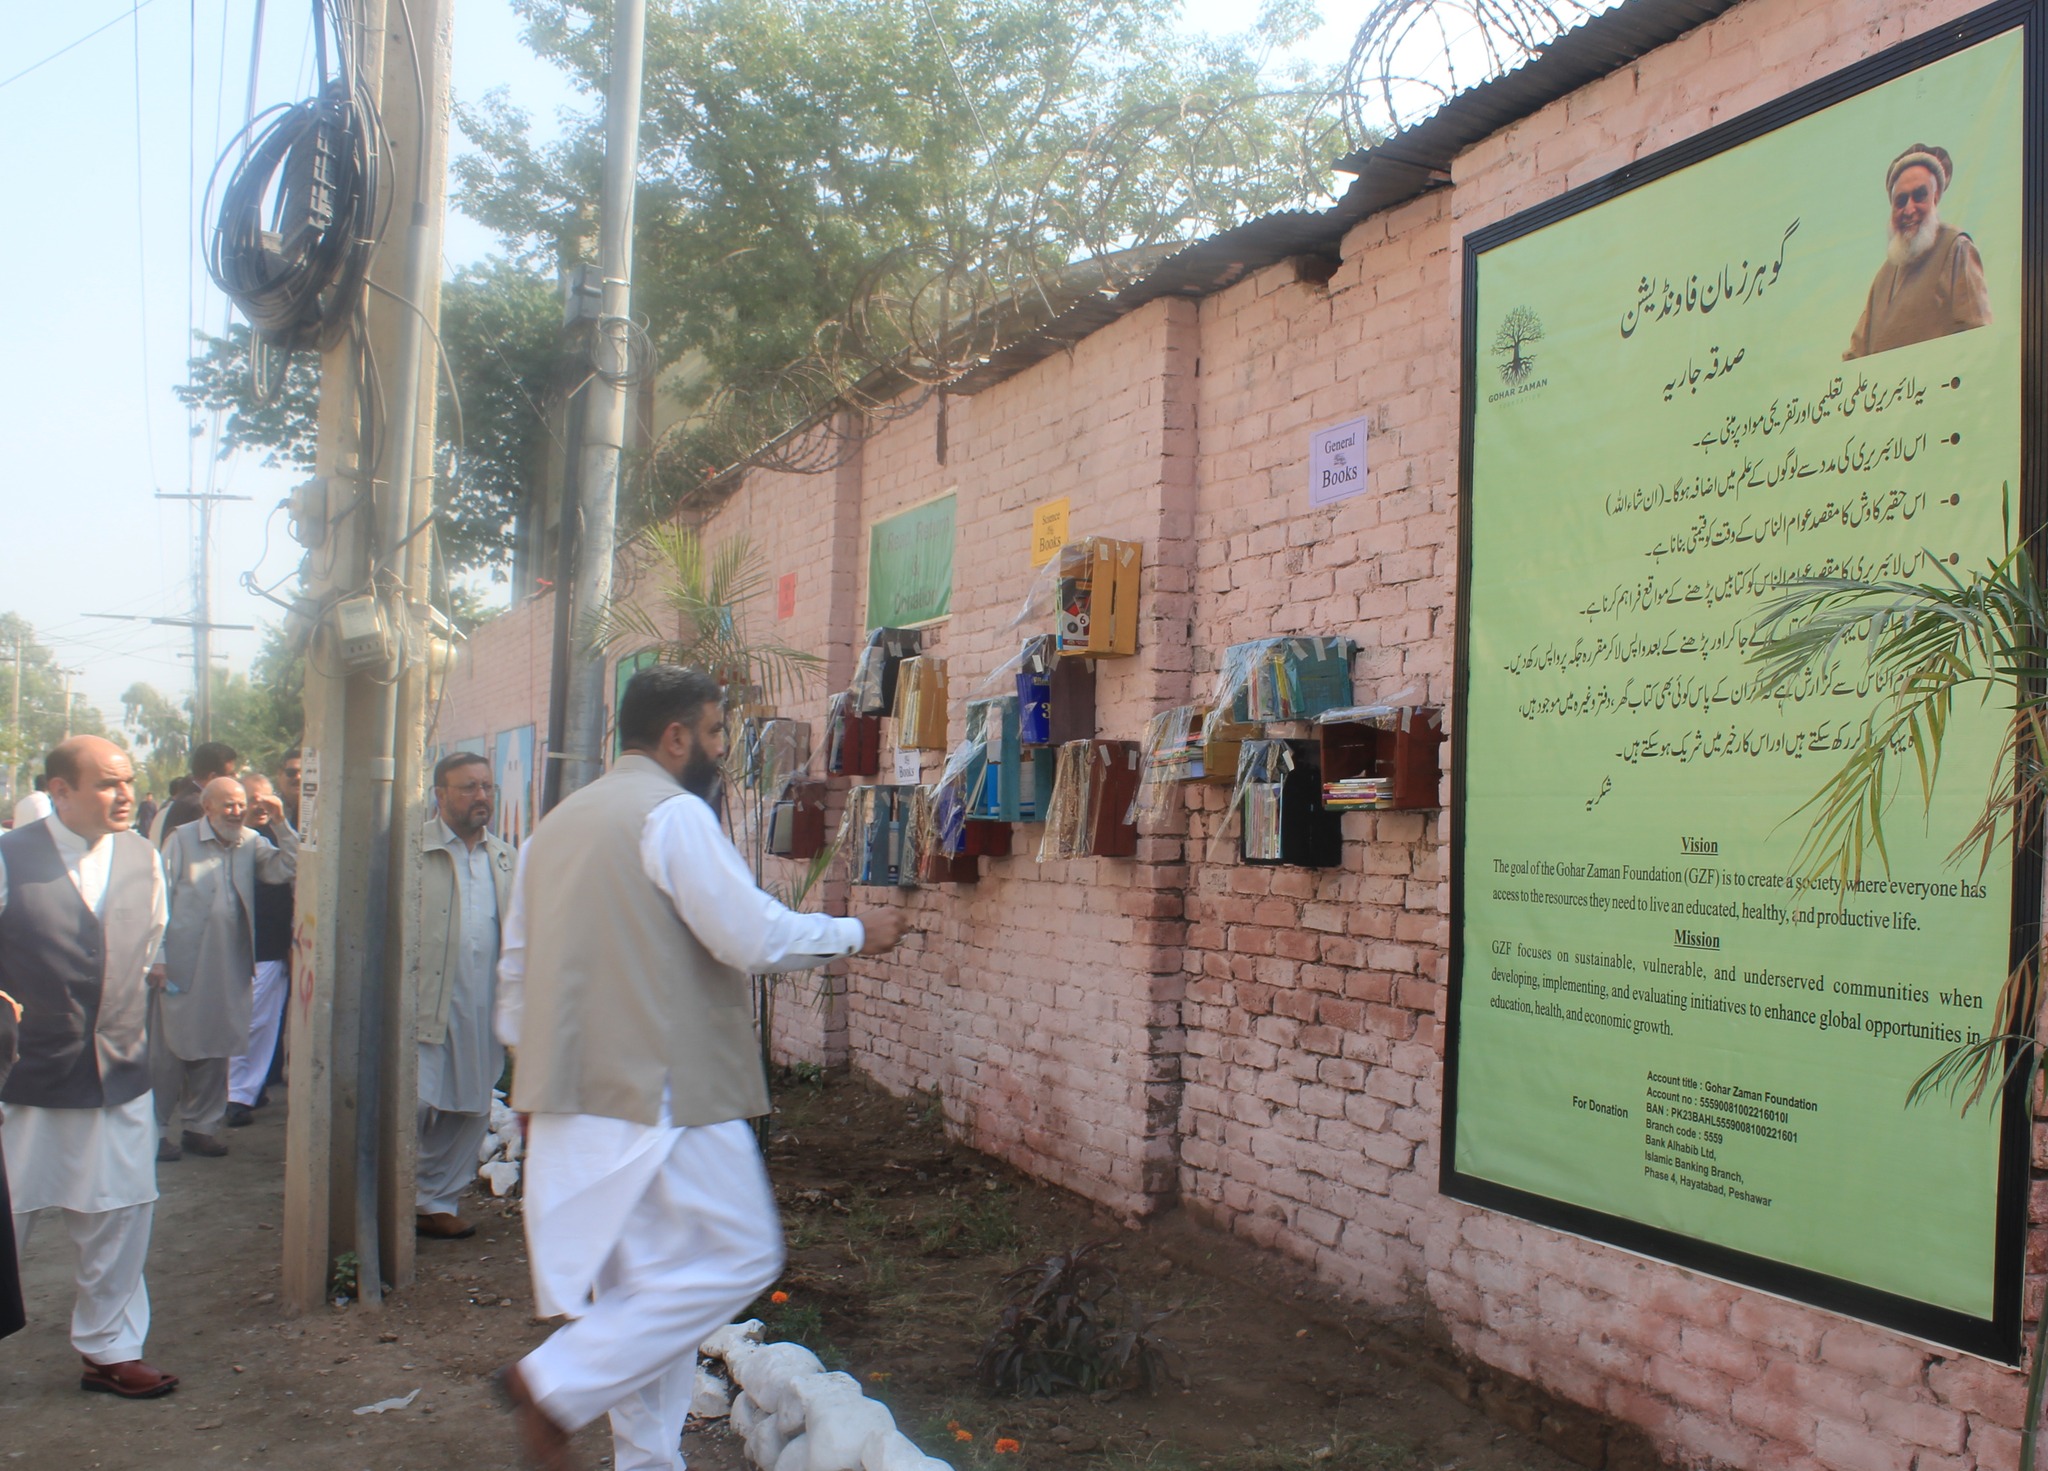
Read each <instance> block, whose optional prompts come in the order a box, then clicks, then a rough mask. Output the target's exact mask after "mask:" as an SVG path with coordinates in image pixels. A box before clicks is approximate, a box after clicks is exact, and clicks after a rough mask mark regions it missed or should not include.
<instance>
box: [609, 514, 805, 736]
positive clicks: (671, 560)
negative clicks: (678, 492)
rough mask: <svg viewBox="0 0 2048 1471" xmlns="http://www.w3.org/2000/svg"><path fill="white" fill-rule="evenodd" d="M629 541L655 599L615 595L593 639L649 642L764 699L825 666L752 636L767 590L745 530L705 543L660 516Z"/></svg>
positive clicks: (668, 658)
mask: <svg viewBox="0 0 2048 1471" xmlns="http://www.w3.org/2000/svg"><path fill="white" fill-rule="evenodd" d="M634 546H635V548H636V549H637V550H638V551H639V552H640V554H641V555H642V556H643V557H644V558H645V559H646V561H647V562H648V564H649V565H650V566H651V568H652V569H653V571H654V572H655V574H656V576H657V577H659V579H660V592H659V595H658V596H657V597H656V598H655V599H654V600H653V606H648V605H646V604H643V603H641V602H637V601H633V600H630V599H626V598H614V599H613V600H612V601H611V602H609V603H607V604H606V605H605V606H604V607H602V608H600V609H599V610H598V611H597V616H596V618H595V620H594V624H595V626H594V627H593V628H592V629H591V630H590V640H591V643H592V644H593V645H595V646H596V647H598V648H611V647H615V646H616V645H619V644H632V643H640V644H645V645H649V646H652V647H653V648H654V649H655V650H656V651H657V657H658V658H659V659H660V660H661V662H662V663H664V664H684V665H688V666H689V667H691V668H693V669H702V670H705V671H707V672H708V673H710V674H712V675H714V676H716V677H717V678H718V679H720V680H721V681H723V682H724V683H725V685H726V686H727V688H728V689H730V690H732V691H733V692H735V693H742V692H744V693H745V694H746V695H749V696H755V697H758V698H759V699H761V700H764V701H766V702H769V703H773V702H775V701H777V700H780V699H782V698H783V697H785V696H787V695H794V694H797V693H800V692H801V691H802V690H803V689H804V688H806V687H807V686H808V685H809V684H810V682H811V681H812V680H814V679H816V678H817V677H818V675H819V673H820V672H821V671H822V670H823V668H824V665H825V661H824V660H823V659H821V658H820V657H819V656H818V655H816V654H813V653H810V652H808V651H806V650H804V649H796V648H791V647H790V646H789V645H787V644H780V643H774V642H763V643H756V642H755V641H754V638H753V635H752V633H751V631H750V624H749V619H748V609H749V607H750V606H751V605H752V604H753V602H754V600H755V599H757V598H760V597H762V596H764V595H765V594H766V593H767V591H768V563H767V559H766V557H764V556H763V555H762V553H761V551H760V550H759V549H758V548H757V547H755V545H754V544H753V542H752V541H750V540H749V539H748V538H747V537H744V536H733V537H728V538H727V539H726V540H725V541H723V542H721V543H719V545H718V546H717V547H715V548H713V547H707V546H706V545H705V543H704V538H703V537H702V536H700V535H699V534H698V533H697V532H696V531H694V530H693V529H691V528H689V527H687V526H679V525H676V524H675V523H673V522H659V523H657V524H655V525H653V526H649V527H648V528H647V529H646V530H644V531H642V532H641V533H640V534H639V535H638V536H637V537H635V538H634Z"/></svg>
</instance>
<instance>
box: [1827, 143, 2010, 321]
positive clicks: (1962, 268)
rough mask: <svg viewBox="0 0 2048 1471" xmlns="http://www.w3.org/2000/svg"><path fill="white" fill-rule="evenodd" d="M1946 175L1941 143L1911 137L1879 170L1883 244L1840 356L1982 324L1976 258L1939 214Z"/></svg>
mask: <svg viewBox="0 0 2048 1471" xmlns="http://www.w3.org/2000/svg"><path fill="white" fill-rule="evenodd" d="M1954 177H1955V162H1954V160H1953V159H1951V158H1950V157H1949V154H1948V150H1947V149H1946V148H1936V147H1935V146H1934V145H1933V144H1931V143H1915V144H1914V145H1913V146H1912V147H1911V148H1908V149H1907V150H1906V151H1905V152H1904V153H1902V154H1900V155H1899V156H1898V157H1897V158H1895V159H1893V160H1892V162H1891V166H1890V167H1889V168H1887V169H1886V170H1885V175H1884V187H1885V196H1886V199H1887V202H1888V203H1889V205H1890V208H1891V238H1890V243H1889V244H1888V245H1887V246H1886V248H1885V258H1884V264H1883V265H1881V266H1879V267H1878V269H1877V279H1876V280H1874V281H1872V282H1871V283H1870V296H1869V298H1868V299H1867V300H1866V301H1865V302H1864V305H1863V315H1862V316H1861V317H1860V318H1859V319H1858V320H1857V322H1856V330H1855V332H1854V333H1852V334H1851V335H1850V338H1849V350H1848V351H1847V352H1845V353H1843V354H1842V356H1843V357H1844V358H1846V359H1854V358H1861V357H1868V356H1870V354H1872V353H1876V352H1890V351H1891V350H1892V349H1893V348H1895V347H1906V346H1908V345H1910V344H1912V343H1915V342H1926V341H1927V340H1928V339H1930V338H1934V337H1946V336H1948V335H1949V334H1951V333H1954V332H1968V331H1969V330H1970V329H1972V328H1973V327H1983V326H1987V325H1988V324H1989V323H1990V321H1991V293H1990V290H1989V289H1988V288H1987V287H1986V286H1985V284H1984V261H1983V258H1982V257H1981V256H1979V255H1978V254H1977V246H1976V244H1975V242H1973V241H1972V240H1971V239H1970V237H1969V236H1968V235H1966V234H1964V233H1963V232H1962V231H1961V230H1958V229H1957V228H1956V227H1955V226H1954V225H1951V224H1947V223H1944V222H1943V220H1942V218H1941V199H1942V196H1943V195H1945V194H1946V193H1948V186H1949V181H1950V180H1952V179H1953V178H1954Z"/></svg>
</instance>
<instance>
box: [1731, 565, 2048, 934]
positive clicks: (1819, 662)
mask: <svg viewBox="0 0 2048 1471" xmlns="http://www.w3.org/2000/svg"><path fill="white" fill-rule="evenodd" d="M1925 565H1927V566H1930V567H1932V568H1933V569H1934V575H1933V576H1931V577H1929V578H1928V579H1926V580H1925V581H1913V580H1911V579H1909V578H1846V577H1810V578H1801V579H1798V580H1796V581H1794V582H1791V583H1788V584H1787V585H1786V587H1785V589H1784V591H1783V593H1782V595H1781V596H1779V597H1778V598H1777V599H1775V600H1774V601H1773V602H1771V603H1769V604H1767V605H1766V606H1765V608H1764V610H1763V612H1762V614H1761V615H1760V617H1759V619H1758V621H1757V625H1756V630H1755V633H1756V637H1755V639H1754V641H1753V643H1752V647H1751V651H1750V655H1749V657H1750V659H1751V661H1752V662H1753V663H1755V664H1757V665H1758V666H1759V673H1758V676H1757V678H1756V681H1755V684H1754V694H1755V696H1756V697H1758V698H1770V697H1772V696H1780V695H1787V694H1790V693H1792V692H1793V691H1794V689H1795V687H1797V686H1800V685H1802V684H1806V685H1819V686H1821V687H1826V686H1827V685H1828V684H1830V683H1832V682H1833V679H1834V677H1835V673H1836V670H1837V669H1838V667H1839V666H1840V665H1841V664H1842V663H1843V662H1844V661H1847V660H1850V659H1852V658H1854V657H1855V656H1856V655H1857V654H1858V653H1860V654H1861V655H1862V659H1863V663H1864V665H1865V669H1866V672H1867V675H1868V677H1869V679H1870V680H1871V682H1873V683H1874V684H1876V685H1877V686H1878V687H1879V688H1881V689H1883V690H1884V691H1885V696H1884V699H1883V703H1882V704H1881V706H1880V708H1879V709H1877V710H1875V711H1873V712H1872V713H1871V714H1870V715H1869V716H1867V717H1866V718H1865V719H1864V721H1863V725H1862V728H1861V731H1860V732H1859V735H1858V738H1857V740H1856V741H1855V743H1854V744H1853V746H1852V747H1851V748H1850V752H1849V755H1848V756H1847V757H1846V758H1845V760H1844V761H1843V764H1842V766H1841V768H1840V769H1839V770H1838V771H1836V772H1835V773H1834V774H1833V775H1832V776H1831V777H1829V778H1828V780H1827V781H1826V783H1824V784H1823V785H1822V787H1821V788H1820V790H1819V791H1818V792H1816V793H1815V794H1814V795H1813V796H1812V797H1811V798H1809V799H1808V800H1807V801H1806V802H1805V803H1804V804H1802V805H1801V807H1800V808H1799V809H1798V812H1796V813H1794V814H1793V815H1794V816H1795V817H1798V816H1801V815H1804V816H1805V817H1806V819H1807V832H1806V836H1805V839H1804V841H1803V842H1802V844H1801V847H1800V851H1799V855H1798V858H1797V860H1796V861H1797V864H1798V866H1799V869H1800V871H1801V875H1802V877H1803V879H1804V880H1805V881H1806V882H1808V883H1812V882H1814V881H1817V880H1820V879H1824V878H1833V879H1835V880H1836V881H1837V882H1838V883H1839V884H1840V885H1841V886H1842V889H1841V892H1842V893H1844V894H1845V895H1846V892H1847V885H1848V884H1849V883H1851V882H1853V881H1855V880H1857V879H1859V878H1860V877H1861V876H1862V871H1863V863H1864V860H1865V856H1866V855H1867V854H1869V853H1872V852H1873V851H1874V852H1875V854H1876V857H1877V859H1878V861H1879V862H1880V863H1881V864H1884V865H1885V866H1886V868H1887V869H1888V868H1889V866H1890V854H1889V852H1888V851H1887V848H1886V843H1885V830H1884V823H1885V814H1886V812H1887V810H1888V808H1889V807H1890V805H1891V803H1892V801H1893V799H1894V798H1895V797H1896V796H1897V794H1898V791H1899V788H1900V786H1901V785H1902V781H1903V777H1902V774H1901V772H1900V771H1899V770H1898V762H1899V760H1900V759H1901V758H1903V757H1904V756H1906V755H1907V754H1908V753H1910V754H1911V756H1912V770H1913V774H1914V776H1915V777H1917V784H1918V786H1919V790H1920V799H1921V805H1922V807H1923V809H1925V808H1930V807H1931V806H1932V804H1933V800H1934V792H1935V788H1936V785H1937V784H1938V781H1939V778H1940V775H1941V762H1942V753H1943V749H1944V747H1945V744H1946V738H1947V735H1948V731H1949V727H1950V722H1951V719H1952V717H1953V715H1954V712H1955V707H1956V701H1957V698H1958V696H1961V695H1963V694H1965V693H1966V692H1968V691H1971V690H1972V689H1973V687H1974V690H1975V692H1976V693H1977V694H1978V696H1979V698H1980V699H1981V700H1982V701H1984V702H1986V703H1988V702H1990V701H1992V700H1994V699H1999V698H2001V697H2004V698H2010V699H2011V700H2012V701H2013V707H2014V709H2015V711H2016V715H2015V719H2014V722H2013V727H2012V729H2011V731H2010V732H2009V733H2008V739H2007V741H2006V743H2005V747H2004V754H2003V756H2002V757H2001V759H2000V761H1999V763H1998V765H1997V769H1996V771H1995V772H1994V776H1993V782H1992V792H1991V795H1990V797H1989V798H1988V799H1987V801H1986V803H1985V807H1984V811H1983V815H1982V816H1981V818H1980V819H1979V820H1978V821H1977V822H1976V823H1975V824H1973V825H1972V827H1971V828H1970V830H1969V832H1968V833H1967V834H1965V836H1964V837H1963V839H1962V841H1961V842H1960V843H1959V844H1958V846H1957V850H1956V852H1957V854H1958V855H1960V854H1962V853H1964V852H1966V851H1968V850H1970V849H1972V848H1975V849H1977V850H1978V851H1979V854H1980V863H1981V864H1982V865H1984V866H1986V867H1988V866H1989V864H1990V861H1991V859H1992V857H1993V856H1994V855H1995V854H1996V853H1997V851H1998V849H1999V847H2000V844H2001V843H2002V842H2006V841H2010V839H2011V837H2012V836H2013V834H2014V833H2015V832H2016V831H2024V830H2025V827H2026V824H2028V823H2030V822H2032V821H2034V820H2035V819H2034V817H2033V816H2031V814H2033V813H2036V812H2037V811H2038V810H2039V798H2040V797H2041V795H2042V794H2043V770H2044V762H2043V754H2044V751H2048V745H2044V737H2048V723H2044V714H2048V652H2044V650H2043V647H2042V643H2041V630H2042V629H2043V628H2044V627H2048V589H2044V588H2043V587H2042V585H2041V582H2040V580H2039V578H2038V577H2037V576H2036V574H2035V568H2034V562H2033V557H2032V555H2031V553H2030V551H2029V549H2028V547H2027V546H2026V545H2025V544H2021V545H2018V546H2013V547H2011V548H2009V549H2008V550H2007V552H2006V553H2005V555H2004V556H2003V557H2002V558H2000V559H1999V560H1997V561H1994V562H1990V563H1987V565H1986V566H1985V568H1984V569H1983V570H1981V571H1977V572H1972V573H1969V574H1959V573H1958V572H1956V571H1955V570H1954V569H1953V568H1951V567H1950V566H1949V565H1948V564H1946V563H1944V562H1941V561H1939V560H1938V559H1936V558H1934V557H1933V556H1932V555H1931V554H1929V555H1928V556H1927V557H1926V558H1925Z"/></svg>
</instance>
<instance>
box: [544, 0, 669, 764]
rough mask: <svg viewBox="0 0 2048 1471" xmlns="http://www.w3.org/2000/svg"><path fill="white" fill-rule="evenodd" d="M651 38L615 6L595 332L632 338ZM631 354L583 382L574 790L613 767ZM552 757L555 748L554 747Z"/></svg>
mask: <svg viewBox="0 0 2048 1471" xmlns="http://www.w3.org/2000/svg"><path fill="white" fill-rule="evenodd" d="M646 39H647V4H646V0H618V3H617V4H616V5H615V6H614V8H613V11H612V50H611V68H612V72H611V83H610V86H609V88H608V89H607V90H606V93H605V108H604V196H603V201H602V206H601V212H600V214H599V216H598V227H597V263H598V270H599V271H600V273H601V274H602V275H603V277H604V299H603V315H601V316H600V317H599V318H598V320H597V327H596V333H595V337H594V339H593V341H594V342H595V341H597V340H598V339H602V338H603V337H604V336H605V334H606V333H607V332H613V331H615V332H617V333H618V334H619V340H620V341H621V343H622V344H624V343H625V340H626V337H627V332H626V328H627V326H628V324H629V323H630V313H631V310H632V304H633V288H632V277H633V186H634V181H635V179H636V177H637V175H638V172H639V156H640V72H641V66H642V62H643V53H644V50H645V43H646ZM629 361H630V355H629V356H628V357H627V358H626V359H625V360H622V361H620V362H618V363H616V364H613V365H612V366H613V367H614V368H615V369H616V371H615V372H614V373H613V374H612V375H610V376H600V377H596V378H593V379H592V380H591V381H590V383H589V384H588V386H587V387H585V389H584V400H585V403H584V406H585V410H586V417H585V419H584V427H583V435H584V441H583V464H582V468H581V471H580V473H579V475H578V481H579V496H580V499H581V501H582V506H583V526H582V533H581V537H580V542H581V545H580V547H579V548H578V550H577V555H576V587H575V592H576V595H577V596H576V610H575V611H576V614H577V616H578V617H580V618H581V619H583V620H584V621H585V627H584V629H583V630H582V633H583V637H581V638H578V639H575V640H574V650H573V657H572V659H571V661H570V666H569V725H568V731H567V735H566V738H565V741H564V750H563V751H562V753H561V755H562V759H561V760H560V761H559V762H554V763H552V764H555V765H559V766H560V767H561V768H562V788H563V790H564V792H573V791H575V790H576V789H577V788H578V787H580V786H582V785H584V784H585V783H586V782H589V781H592V780H594V779H595V778H596V777H597V774H598V773H599V772H600V771H601V770H603V766H604V751H603V746H604V651H603V650H602V649H600V648H595V647H593V646H592V645H591V642H590V638H589V635H590V633H591V632H592V629H591V628H590V627H589V620H590V619H591V618H592V617H593V615H595V614H596V613H597V612H598V611H599V610H601V609H602V608H603V607H604V605H605V604H606V603H607V602H608V601H610V599H611V592H612V550H613V542H614V540H615V539H616V534H617V529H618V508H619V456H620V453H621V451H622V450H623V449H624V448H625V443H626V383H625V381H624V370H625V368H626V367H627V366H628V363H629ZM549 754H550V755H551V756H552V755H553V754H554V753H552V752H550V753H549Z"/></svg>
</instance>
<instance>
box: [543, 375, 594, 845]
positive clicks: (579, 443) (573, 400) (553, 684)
mask: <svg viewBox="0 0 2048 1471" xmlns="http://www.w3.org/2000/svg"><path fill="white" fill-rule="evenodd" d="M588 391H589V390H588V389H584V388H579V389H577V390H576V392H575V393H573V394H571V395H570V397H569V410H568V415H567V417H568V420H569V442H568V444H567V446H566V447H565V448H564V451H563V454H562V497H561V500H562V509H561V517H560V521H559V523H558V524H557V525H556V527H555V608H554V613H555V626H554V657H553V658H552V659H551V660H550V661H549V664H548V754H547V769H546V771H545V772H544V773H543V774H542V776H541V779H540V815H541V816H542V817H545V816H547V815H548V814H549V813H550V812H552V811H554V810H555V803H557V802H559V801H561V800H562V767H563V766H564V765H565V764H566V763H564V762H563V760H562V758H561V755H560V752H562V751H563V750H564V749H565V748H566V747H567V744H568V730H569V659H570V653H569V636H570V628H569V625H570V622H571V621H572V620H571V618H570V609H569V600H570V594H571V591H572V590H573V589H574V587H575V585H576V548H577V543H578V542H579V541H580V540H581V538H580V537H578V536H577V535H576V521H577V516H578V511H579V507H578V504H577V503H578V499H579V498H578V495H577V491H578V486H577V483H576V476H577V472H578V470H579V469H580V468H581V464H580V461H581V460H582V458H583V409H584V403H583V396H584V394H585V393H587V392H588Z"/></svg>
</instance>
